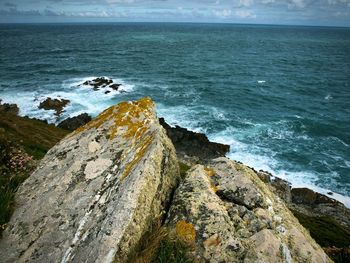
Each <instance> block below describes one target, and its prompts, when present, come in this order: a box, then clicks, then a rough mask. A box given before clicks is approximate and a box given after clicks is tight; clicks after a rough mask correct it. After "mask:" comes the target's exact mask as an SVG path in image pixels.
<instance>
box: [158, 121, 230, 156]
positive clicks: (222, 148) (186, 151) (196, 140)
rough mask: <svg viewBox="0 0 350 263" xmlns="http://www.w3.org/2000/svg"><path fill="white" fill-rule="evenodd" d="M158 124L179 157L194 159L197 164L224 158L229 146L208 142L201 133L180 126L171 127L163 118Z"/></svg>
mask: <svg viewBox="0 0 350 263" xmlns="http://www.w3.org/2000/svg"><path fill="white" fill-rule="evenodd" d="M159 122H160V124H161V125H162V126H163V127H164V128H165V129H166V131H167V135H168V136H169V138H170V139H171V141H172V142H173V144H174V146H175V148H176V151H177V154H178V155H179V157H181V158H183V157H185V156H186V157H187V156H188V157H194V158H195V159H197V161H199V162H203V161H204V162H205V161H208V160H211V159H215V158H218V157H222V156H225V154H226V153H228V152H229V151H230V146H229V145H225V144H221V143H215V142H211V141H209V139H208V137H207V136H206V135H205V134H203V133H197V132H193V131H189V130H187V129H185V128H182V127H180V126H175V127H171V126H170V125H169V124H167V123H166V122H165V120H164V119H163V118H160V119H159Z"/></svg>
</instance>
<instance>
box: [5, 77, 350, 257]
mask: <svg viewBox="0 0 350 263" xmlns="http://www.w3.org/2000/svg"><path fill="white" fill-rule="evenodd" d="M104 82H105V81H101V83H102V84H101V85H110V84H111V83H107V84H106V83H104ZM107 82H108V81H107ZM87 84H89V85H90V84H91V83H87ZM92 84H96V83H95V82H94V83H92ZM92 84H91V85H92ZM84 85H85V84H84ZM62 101H63V102H64V103H65V105H66V104H67V103H68V102H65V101H64V100H62ZM143 106H145V105H143ZM63 108H64V106H63V107H62V108H61V106H59V109H58V111H57V110H56V113H58V112H62V110H63ZM0 110H1V111H5V112H6V113H9V114H14V115H16V114H18V107H16V105H9V104H1V105H0ZM105 112H106V111H105ZM105 112H104V113H105ZM104 113H102V114H101V115H100V116H103V115H104ZM152 114H153V113H152ZM107 117H108V116H107ZM152 118H153V117H152ZM152 118H151V119H152ZM90 121H91V117H90V116H88V115H87V114H82V115H79V116H77V117H73V118H68V119H66V120H64V121H62V122H61V123H60V124H58V127H60V128H63V129H66V130H70V131H74V130H76V129H78V130H76V131H78V132H79V133H81V132H82V130H81V128H79V127H81V126H83V125H85V124H86V125H88V127H89V125H90V123H94V121H92V122H90ZM152 122H155V120H154V119H153V120H152ZM156 122H158V119H157V120H156ZM95 123H96V121H95ZM104 123H106V124H104ZM159 123H160V125H161V126H162V127H163V128H164V129H165V131H166V136H167V137H169V138H170V141H171V142H172V144H173V145H174V147H175V149H176V155H177V157H176V158H177V159H178V160H179V161H180V163H183V164H185V165H186V166H187V167H188V168H190V167H192V168H191V169H190V171H189V172H188V173H187V175H186V178H189V177H188V176H189V175H188V174H191V173H196V174H201V175H200V176H203V174H205V173H207V172H205V171H206V170H205V169H209V171H212V170H213V171H214V174H213V175H212V176H214V177H213V182H212V183H210V184H209V186H210V187H209V188H211V189H214V190H215V191H214V192H216V194H215V195H213V198H214V197H215V196H216V197H215V198H217V196H218V197H219V199H221V201H219V200H218V201H216V202H224V203H225V204H224V203H223V205H224V207H225V206H228V205H233V206H234V207H235V208H234V209H238V212H237V213H238V218H236V219H235V220H238V219H239V218H240V219H239V220H243V221H245V222H252V220H258V218H259V216H258V215H257V214H255V212H254V213H253V214H249V213H248V214H247V212H245V213H241V212H239V210H240V209H241V208H240V206H242V205H243V207H246V208H248V210H251V209H257V208H258V207H260V208H264V207H265V205H264V204H261V205H258V206H255V205H250V204H249V202H248V203H247V201H244V199H240V198H241V197H239V193H238V196H237V193H235V194H234V196H235V197H234V199H232V200H231V198H232V197H230V196H231V194H230V191H233V189H231V190H230V189H228V190H224V189H226V188H225V187H226V185H230V182H229V181H227V179H226V177H227V176H228V175H227V176H223V177H222V178H221V177H220V176H219V177H217V178H216V177H215V176H218V173H219V174H221V173H222V172H218V171H219V170H220V169H222V168H220V165H222V164H220V163H226V164H225V165H228V166H230V167H231V165H233V166H232V167H234V168H232V169H234V170H237V169H238V170H237V171H239V169H243V170H244V171H245V172H246V173H249V174H250V173H252V174H253V175H254V176H256V177H257V178H258V180H261V181H262V182H264V183H265V186H264V187H263V186H261V185H260V184H259V185H260V186H259V187H262V188H261V189H265V187H266V189H265V190H263V191H271V192H272V193H274V194H275V195H276V196H277V197H276V198H277V199H274V200H275V201H274V202H275V203H276V204H277V203H278V204H279V202H282V203H283V204H285V205H286V206H287V207H288V208H289V209H290V210H291V211H292V212H293V213H294V215H295V216H296V217H297V218H298V219H299V221H300V222H301V221H302V218H304V219H305V218H307V219H308V220H310V218H311V219H315V218H316V219H317V218H320V217H322V218H331V220H332V222H330V223H329V222H328V221H327V222H328V223H329V224H330V226H331V227H336V228H337V230H339V229H340V230H339V231H343V230H344V229H345V230H344V231H346V230H347V229H350V228H349V227H350V212H349V209H348V208H346V207H345V206H344V205H343V204H342V203H340V202H338V201H336V200H334V199H332V198H329V197H327V196H325V195H322V194H320V193H316V192H314V191H312V190H310V189H307V188H292V187H291V185H290V183H288V182H287V181H284V180H282V179H279V178H276V177H274V176H273V175H271V174H269V173H267V172H264V171H255V170H254V169H252V168H249V167H247V166H244V165H243V164H240V163H239V162H234V161H229V160H228V159H223V160H221V161H218V162H217V161H216V162H213V160H216V159H217V158H222V157H223V156H225V154H226V153H227V152H228V151H229V146H228V145H223V144H219V143H213V142H210V141H209V140H208V138H207V137H206V136H205V135H204V134H200V133H194V132H192V131H188V130H187V129H184V128H181V127H179V126H176V127H171V126H170V125H168V124H167V123H166V122H165V120H164V119H160V120H159ZM122 124H123V122H121V123H119V125H122ZM86 125H85V126H83V127H86ZM99 125H107V127H108V125H110V124H108V123H107V122H106V121H105V120H104V122H103V123H100V124H99ZM90 126H91V125H90ZM93 126H94V125H93ZM94 127H95V126H94ZM157 127H158V126H157ZM140 128H141V127H140ZM84 129H86V128H84ZM152 129H153V128H152ZM157 129H159V128H157ZM76 131H75V132H73V136H75V134H76ZM132 131H134V129H132ZM135 131H137V130H135ZM112 134H114V133H112ZM94 136H95V135H94ZM101 136H104V135H103V134H101V135H99V136H97V137H101ZM113 136H116V135H113ZM162 136H163V135H162ZM69 137H70V136H69ZM69 137H68V139H65V140H64V141H66V140H69ZM97 137H96V138H97ZM146 137H147V136H146ZM84 138H85V137H84ZM84 138H81V139H77V138H76V139H75V140H83V139H84ZM99 140H100V139H98V140H97V139H96V142H97V143H98V144H99V145H100V144H101V141H99ZM66 143H67V142H66ZM145 143H146V142H140V145H139V146H135V147H137V148H136V149H135V151H137V152H139V151H145V149H148V147H149V145H148V142H147V144H145ZM68 145H69V143H68V144H67V147H68ZM146 145H147V148H145V147H146ZM61 147H62V146H61ZM67 147H65V148H67ZM88 148H89V150H91V151H92V153H95V152H99V151H100V149H99V146H97V144H96V145H95V144H94V145H92V144H89V145H88ZM170 148H171V147H170ZM67 149H70V146H69V147H68V148H67ZM68 152H69V151H68ZM68 152H67V151H66V150H65V151H64V152H61V153H60V154H58V152H57V147H56V150H54V149H53V150H50V151H49V153H50V154H51V156H52V157H54V156H56V157H55V158H57V157H58V156H61V155H62V157H59V159H60V158H63V159H62V160H65V158H66V157H65V156H66V155H67V154H68ZM118 154H119V153H118ZM118 154H117V155H118ZM45 158H46V159H48V160H49V158H48V157H45ZM130 158H131V157H130ZM168 158H169V157H168ZM134 162H135V163H137V162H138V160H136V161H135V159H133V160H131V163H134ZM94 165H97V167H99V166H98V165H99V164H98V163H95V164H94ZM101 165H102V164H101ZM44 166H45V164H41V165H40V167H44ZM40 167H39V168H40ZM208 167H209V168H208ZM210 167H211V168H210ZM41 169H42V168H41ZM91 169H99V168H93V167H91ZM101 169H102V168H101ZM103 169H105V168H103ZM162 169H164V168H162ZM203 169H204V171H203ZM210 169H212V170H210ZM39 170H40V169H39ZM94 171H95V170H94ZM95 172H97V170H96V171H95ZM36 173H39V174H40V171H37V172H36ZM209 173H212V172H209ZM200 176H199V177H200ZM254 176H253V177H254ZM205 178H206V176H205V177H203V180H204V181H205V180H207V179H205ZM238 178H239V177H238ZM239 180H242V179H239ZM239 182H240V183H241V181H239ZM254 182H255V179H254ZM198 183H199V184H202V182H196V181H189V180H187V181H186V180H185V182H184V184H185V185H186V184H188V186H186V187H191V189H193V187H197V186H195V185H197V184H198ZM190 185H191V186H190ZM70 187H74V185H73V186H70ZM201 187H202V186H201ZM221 187H223V188H221ZM171 188H172V187H171ZM184 189H186V188H184ZM259 189H260V188H259ZM261 189H260V190H256V191H258V192H259V193H260V191H262V190H261ZM166 191H168V190H166ZM181 191H183V190H178V193H177V195H176V194H175V201H176V200H177V199H176V198H177V197H176V196H178V195H180V197H178V198H179V200H182V201H183V200H185V199H184V197H181ZM188 191H189V190H186V191H185V192H184V193H183V194H185V195H186V193H188ZM202 191H204V192H205V191H207V190H204V188H203V190H201V193H203V192H202ZM227 191H228V192H227ZM258 192H257V193H258ZM21 194H23V193H21ZM28 194H29V192H28ZM194 194H195V192H194ZM18 195H19V194H18ZM167 195H168V194H167ZM258 195H259V194H258ZM18 198H19V197H18ZM215 198H214V199H213V200H216V199H215ZM242 198H245V197H244V195H243V196H242ZM230 200H231V201H230ZM279 200H281V201H279ZM227 202H229V203H227ZM230 202H231V203H230ZM232 202H233V203H232ZM237 202H238V203H237ZM20 203H21V202H20ZM282 203H281V205H282ZM189 204H190V203H184V204H182V205H181V206H185V207H186V206H188V205H189ZM203 205H204V204H203ZM162 206H163V205H162ZM200 206H202V205H200ZM236 206H238V207H236ZM281 207H282V206H281ZM267 208H268V206H267V207H266V209H267ZM188 209H189V210H193V209H194V208H191V207H188ZM211 209H212V208H210V207H207V208H206V210H207V212H208V211H211ZM280 209H282V208H280ZM283 209H284V208H283ZM283 209H282V210H283ZM174 211H175V212H174ZM215 211H216V210H215ZM283 211H284V210H283ZM15 213H16V212H15ZM20 213H22V212H20ZM181 213H182V212H181V211H178V208H176V206H174V205H173V208H172V209H170V214H173V216H171V215H169V218H168V221H167V222H168V224H169V225H170V226H171V225H173V227H175V229H176V228H177V223H176V222H182V221H184V222H186V224H188V222H189V221H191V220H192V221H193V222H192V223H193V224H194V225H196V226H197V227H199V228H200V225H201V224H202V223H201V222H202V219H201V217H198V218H188V215H187V212H186V213H185V214H183V215H182V214H181ZM210 213H211V212H210ZM213 213H216V212H214V211H213ZM264 213H265V212H264ZM283 213H285V212H283ZM174 215H175V217H174ZM14 216H15V217H16V215H14ZM154 216H155V215H153V217H154ZM222 216H223V218H225V216H224V215H222ZM257 216H258V217H257ZM178 217H182V219H181V220H182V221H181V220H180V221H179V219H178ZM244 217H246V218H245V219H244ZM247 217H252V218H251V219H249V220H248V219H247ZM268 217H269V216H267V215H265V216H264V218H265V219H266V218H268ZM174 218H177V219H176V220H175V219H174ZM254 218H256V219H254ZM17 219H18V217H17ZM216 219H217V218H216ZM265 219H264V220H265ZM14 220H16V219H14ZM174 220H175V221H174ZM198 220H199V221H198ZM224 220H226V219H224ZM230 220H233V219H230ZM239 220H238V221H239ZM247 220H248V221H247ZM270 220H272V219H270ZM293 220H294V219H293ZM293 220H292V221H293ZM238 221H237V222H238ZM258 221H259V224H260V223H262V222H260V221H261V219H259V220H258ZM333 221H334V222H333ZM172 222H173V223H172ZM205 222H206V224H209V225H210V224H212V223H213V222H211V221H205ZM264 222H265V221H264ZM268 222H269V221H266V222H265V223H263V224H264V226H260V227H258V228H256V227H257V226H254V229H255V230H254V231H255V232H254V231H253V230H249V228H248V229H247V231H248V232H249V233H251V234H246V235H248V236H253V235H254V234H258V233H260V232H261V231H262V230H264V229H271V228H272V229H274V228H273V227H272V225H271V224H272V223H273V220H272V221H271V222H270V223H268ZM17 223H18V222H17ZM17 223H16V224H17ZM140 224H141V223H140ZM232 224H237V223H232ZM249 224H250V223H249ZM10 225H11V223H10ZM141 225H142V224H141ZM265 225H266V226H265ZM303 225H304V227H306V228H308V222H307V220H304V224H303ZM221 226H222V225H221ZM183 227H184V228H185V229H187V230H186V231H187V232H188V233H187V232H186V231H185V236H186V238H187V237H188V236H190V233H191V231H192V230H191V229H190V228H191V227H189V226H188V225H184V226H183ZM274 227H278V226H277V225H276V226H274ZM283 227H285V226H283ZM342 227H343V228H344V229H342ZM11 228H12V226H11ZM146 228H147V227H146ZM188 228H189V229H188ZM240 228H242V227H240ZM13 229H14V228H13ZM276 229H277V228H276ZM12 231H14V230H12ZM196 231H198V230H197V229H196ZM196 231H195V232H196ZM230 231H231V232H232V231H235V230H232V229H231V230H230ZM230 231H229V232H230ZM298 231H299V230H298ZM310 231H311V230H310ZM209 232H210V231H209ZM209 232H208V233H206V231H204V232H202V235H204V236H206V237H207V239H205V240H202V239H198V240H197V239H196V243H193V244H192V245H191V246H194V247H196V249H195V251H196V252H195V254H196V253H197V254H196V255H197V257H198V256H199V257H204V258H206V260H207V261H208V262H216V261H215V260H216V259H215V257H213V255H215V253H214V252H213V250H212V249H217V246H218V244H221V245H222V244H224V243H225V242H226V243H225V244H227V247H232V251H231V252H227V251H226V250H225V251H226V252H224V251H221V252H222V253H221V255H222V257H228V258H230V257H233V256H235V257H242V255H244V257H245V258H247V262H252V261H253V258H254V257H255V256H254V255H255V254H254V253H258V250H259V249H262V248H261V247H260V248H259V246H260V245H259V242H260V241H259V240H260V239H261V241H262V240H264V239H265V238H268V239H273V240H275V237H272V236H270V235H271V233H270V232H266V231H265V232H264V235H262V236H257V237H255V239H253V241H254V240H255V241H254V242H255V243H254V242H253V241H252V242H253V243H254V244H255V245H256V248H257V249H258V248H259V249H258V250H256V252H254V253H253V252H252V253H253V254H252V255H247V254H246V252H244V251H245V250H244V245H242V243H244V242H245V239H244V237H245V236H244V235H242V238H243V239H242V240H235V241H232V240H231V241H229V239H225V240H222V237H219V235H215V234H213V233H212V232H210V233H209ZM229 232H228V233H229ZM248 232H247V233H248ZM228 233H221V234H220V235H223V236H227V235H229V234H228ZM345 233H346V232H345ZM348 233H350V232H348ZM23 234H24V235H26V234H25V233H23ZM311 234H312V232H311ZM6 235H8V234H6ZM21 235H22V234H21ZM139 235H141V234H139ZM298 235H299V234H298ZM303 235H304V234H303ZM248 236H247V237H248ZM312 236H313V235H312ZM22 237H23V236H22ZM247 237H246V238H247ZM313 237H314V236H313ZM186 238H185V239H186ZM189 238H190V237H189ZM314 238H315V237H314ZM277 239H278V240H281V237H280V236H279V237H277ZM307 240H308V239H307ZM187 241H188V240H187ZM190 241H191V240H190ZM316 241H318V240H316ZM121 242H122V241H121ZM191 242H192V241H191ZM191 242H189V243H191ZM227 242H228V243H227ZM256 242H257V243H256ZM276 242H277V243H276V244H275V249H276V251H277V250H278V251H280V249H281V247H284V246H285V245H286V244H284V243H283V242H282V243H280V244H279V245H277V244H278V242H279V241H276ZM303 242H304V241H303ZM305 242H307V243H309V242H310V241H305ZM2 243H3V242H2ZM136 243H137V242H136ZM136 243H135V244H136ZM202 243H203V244H206V245H204V247H203V246H202ZM121 244H122V243H121ZM239 244H240V245H239ZM262 244H263V243H261V245H262ZM325 244H326V243H323V244H320V245H322V246H323V247H325V250H326V251H327V252H329V253H328V254H329V255H333V259H334V258H336V257H339V255H341V257H342V258H343V259H349V250H348V249H347V248H346V245H345V246H343V247H339V245H338V246H336V245H333V246H332V245H331V246H330V247H327V245H325ZM334 244H336V242H335V243H334ZM225 246H226V245H225ZM312 246H313V245H312ZM347 246H348V245H347ZM240 249H241V250H240ZM300 249H301V248H300ZM310 249H311V248H310ZM44 251H45V250H44ZM26 253H27V252H26ZM43 253H44V252H43ZM47 253H48V252H47ZM70 253H71V252H70ZM125 253H126V252H125ZM213 253H214V254H213ZM242 253H243V254H242ZM275 253H277V252H275ZM300 253H301V252H300V251H299V252H293V251H291V250H290V248H289V249H287V250H284V252H283V253H282V256H283V257H284V259H285V260H287V259H289V257H292V258H294V257H295V255H296V254H298V255H299V254H300ZM312 253H313V254H314V255H316V254H317V253H319V252H317V253H316V252H312ZM277 254H279V253H277ZM32 255H33V254H32ZM69 255H71V254H69ZM320 255H321V254H319V256H320ZM334 255H335V256H334ZM4 256H6V255H4ZM37 256H38V258H40V255H37ZM319 256H317V257H316V258H317V260H318V261H317V260H316V258H315V260H312V261H314V262H321V261H324V262H326V261H327V260H326V259H325V258H323V259H322V260H321V259H320V258H322V257H323V256H320V257H319ZM69 257H70V256H67V259H69ZM123 257H124V256H123ZM263 257H267V258H271V257H272V255H271V254H264V255H263ZM222 260H223V262H230V261H229V260H227V258H226V261H225V258H223V259H222ZM249 260H252V261H249ZM319 260H321V261H319ZM124 261H125V259H122V258H120V262H124ZM37 262H40V260H37ZM118 262H119V261H118ZM276 262H277V261H276ZM339 262H340V261H339ZM343 262H345V261H343Z"/></svg>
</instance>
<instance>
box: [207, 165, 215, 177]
mask: <svg viewBox="0 0 350 263" xmlns="http://www.w3.org/2000/svg"><path fill="white" fill-rule="evenodd" d="M204 171H205V172H206V174H207V175H208V176H210V177H212V176H214V175H215V171H214V169H213V168H211V167H209V166H208V167H205V168H204Z"/></svg>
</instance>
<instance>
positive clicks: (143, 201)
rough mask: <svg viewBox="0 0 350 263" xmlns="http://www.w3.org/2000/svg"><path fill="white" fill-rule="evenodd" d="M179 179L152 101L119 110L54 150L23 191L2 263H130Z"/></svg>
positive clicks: (3, 243)
mask: <svg viewBox="0 0 350 263" xmlns="http://www.w3.org/2000/svg"><path fill="white" fill-rule="evenodd" d="M178 176H179V170H178V163H177V159H176V154H175V149H174V147H173V145H172V144H171V142H170V140H169V139H168V137H167V136H166V134H165V131H164V129H163V128H162V127H161V126H160V125H159V122H158V119H157V117H156V114H155V106H154V103H153V102H152V101H151V99H149V98H144V99H141V100H138V101H134V102H123V103H120V104H118V105H116V106H113V107H111V108H109V109H107V110H105V111H104V112H103V113H101V114H100V115H99V116H98V117H97V118H96V119H94V120H93V121H91V122H89V123H88V124H86V125H85V126H83V127H81V128H79V129H77V130H76V131H74V132H73V133H72V134H70V135H69V136H67V137H66V138H65V139H63V140H62V141H61V142H60V143H59V144H58V145H56V146H54V147H53V148H52V149H51V150H50V151H49V152H48V153H47V155H46V156H45V157H44V159H43V160H42V161H41V163H40V165H39V166H38V168H37V170H36V171H35V172H34V173H33V174H32V175H31V176H30V177H29V179H27V180H26V181H25V183H24V184H23V185H22V186H21V187H20V188H19V190H18V192H17V194H16V209H15V212H14V214H13V216H12V218H11V221H10V222H9V225H8V227H7V229H6V230H5V231H4V233H3V238H2V240H0V258H1V262H62V263H63V262H113V261H114V262H125V261H126V260H127V258H128V256H129V254H130V253H132V251H133V250H134V249H135V247H136V246H137V245H138V242H139V240H140V237H141V236H142V235H143V234H144V233H145V232H146V231H147V230H148V228H149V226H150V224H151V222H152V220H153V219H154V218H156V217H158V216H159V215H160V214H162V211H163V210H164V208H166V207H168V205H169V200H170V197H171V193H172V190H173V189H174V188H175V185H176V183H177V179H178Z"/></svg>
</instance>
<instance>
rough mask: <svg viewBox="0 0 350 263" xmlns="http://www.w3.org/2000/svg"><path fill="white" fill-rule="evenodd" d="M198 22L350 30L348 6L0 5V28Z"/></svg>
mask: <svg viewBox="0 0 350 263" xmlns="http://www.w3.org/2000/svg"><path fill="white" fill-rule="evenodd" d="M40 22H200V23H203V22H205V23H244V24H281V25H315V26H319V25H324V26H347V27H349V26H350V0H0V23H40Z"/></svg>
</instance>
